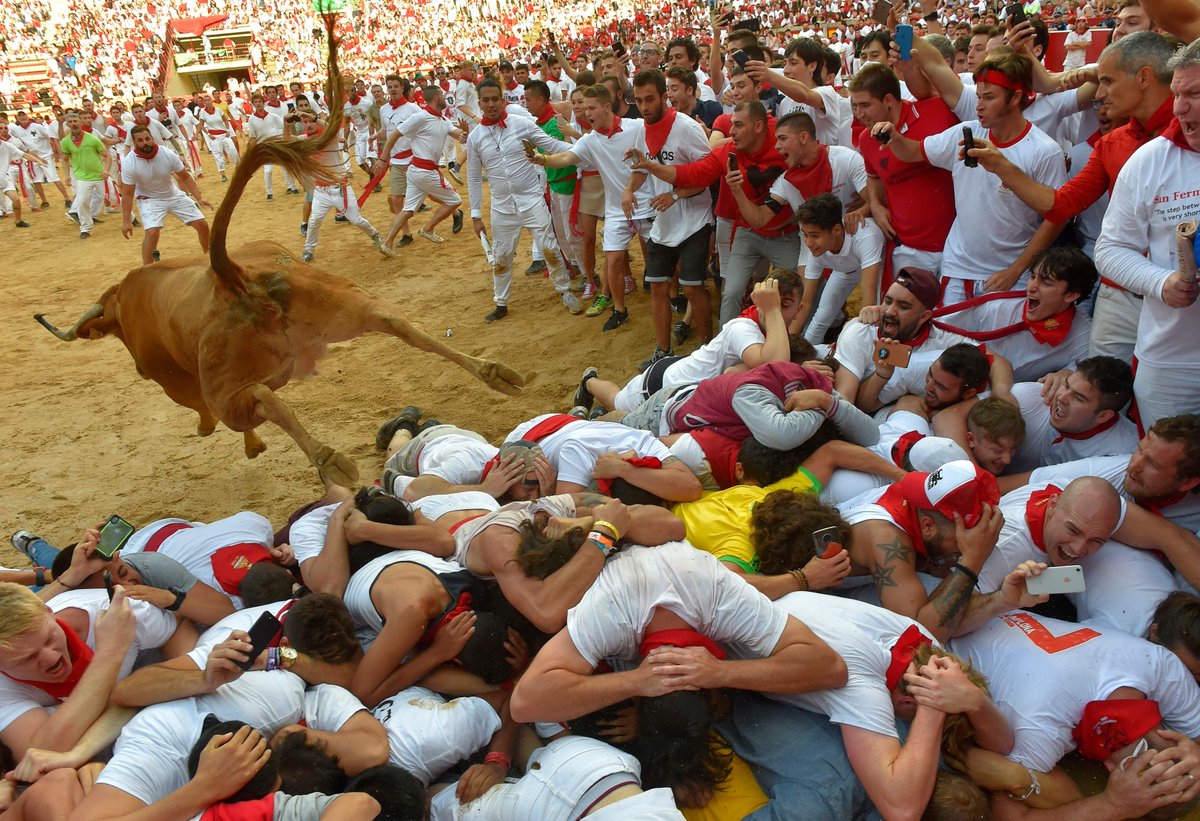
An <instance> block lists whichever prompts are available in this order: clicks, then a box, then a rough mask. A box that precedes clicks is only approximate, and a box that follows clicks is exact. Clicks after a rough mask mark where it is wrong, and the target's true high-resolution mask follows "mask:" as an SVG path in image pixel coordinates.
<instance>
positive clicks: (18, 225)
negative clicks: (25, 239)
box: [13, 220, 29, 228]
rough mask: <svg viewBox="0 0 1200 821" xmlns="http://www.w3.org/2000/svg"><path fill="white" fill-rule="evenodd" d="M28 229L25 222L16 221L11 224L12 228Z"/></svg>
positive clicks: (27, 224)
mask: <svg viewBox="0 0 1200 821" xmlns="http://www.w3.org/2000/svg"><path fill="white" fill-rule="evenodd" d="M28 227H29V223H27V222H26V221H25V220H18V221H17V222H14V223H13V228H28Z"/></svg>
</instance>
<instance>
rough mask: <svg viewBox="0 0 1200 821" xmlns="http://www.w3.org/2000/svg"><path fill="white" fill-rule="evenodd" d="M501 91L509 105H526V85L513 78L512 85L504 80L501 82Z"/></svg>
mask: <svg viewBox="0 0 1200 821" xmlns="http://www.w3.org/2000/svg"><path fill="white" fill-rule="evenodd" d="M500 93H501V94H503V95H504V102H505V103H507V104H508V105H519V106H522V107H524V105H525V86H523V85H521V84H520V83H518V82H517V81H516V80H513V84H512V85H511V86H506V85H504V83H503V82H502V83H501V84H500Z"/></svg>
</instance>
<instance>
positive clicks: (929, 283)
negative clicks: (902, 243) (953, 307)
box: [895, 268, 942, 311]
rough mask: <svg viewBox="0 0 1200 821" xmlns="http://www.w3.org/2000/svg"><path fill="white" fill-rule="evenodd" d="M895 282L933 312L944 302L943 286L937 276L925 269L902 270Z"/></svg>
mask: <svg viewBox="0 0 1200 821" xmlns="http://www.w3.org/2000/svg"><path fill="white" fill-rule="evenodd" d="M895 282H896V284H897V285H902V286H904V287H905V288H907V289H908V291H909V293H911V294H912V295H913V296H915V297H916V298H917V299H918V300H919V301H920V303H921V304H922V305H924V306H925V307H926V308H928V309H929V310H931V311H932V310H933V309H934V308H936V307H937V306H938V303H939V302H941V301H942V284H941V283H940V282H938V278H937V275H936V274H934V273H933V272H931V271H926V270H925V269H924V268H901V269H900V272H899V273H897V274H896V280H895Z"/></svg>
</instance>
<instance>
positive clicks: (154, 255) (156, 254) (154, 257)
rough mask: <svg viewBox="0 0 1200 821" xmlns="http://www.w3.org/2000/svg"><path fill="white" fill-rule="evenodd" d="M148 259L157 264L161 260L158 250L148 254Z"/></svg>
mask: <svg viewBox="0 0 1200 821" xmlns="http://www.w3.org/2000/svg"><path fill="white" fill-rule="evenodd" d="M150 258H151V259H152V260H154V261H155V262H159V261H161V260H162V254H160V253H159V251H158V249H157V248H155V249H154V250H153V251H152V252H150Z"/></svg>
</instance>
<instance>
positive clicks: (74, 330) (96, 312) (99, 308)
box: [33, 303, 104, 342]
mask: <svg viewBox="0 0 1200 821" xmlns="http://www.w3.org/2000/svg"><path fill="white" fill-rule="evenodd" d="M102 313H104V306H103V305H100V304H99V303H97V304H96V305H93V306H92V307H90V308H88V309H87V311H85V312H84V314H83V316H81V317H79V320H78V321H77V322H76V323H75V324H74V325H72V326H71V330H69V331H60V330H59V329H58V328H56V327H54V325H53V324H51V323H50V321H49V320H48V319H46V317H45V315H44V314H34V315H33V318H34V319H36V320H37V321H38V324H39V325H41V326H42V327H43V328H45V329H46V330H47V331H49V332H50V333H52V334H54V335H55V336H57V337H58V338H59V339H61V340H62V341H63V342H74V341H75V340H76V339H78V338H79V335H78V334H79V326H80V325H82V324H83V323H85V322H87V321H88V320H89V319H95V318H96V317H98V316H100V314H102Z"/></svg>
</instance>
